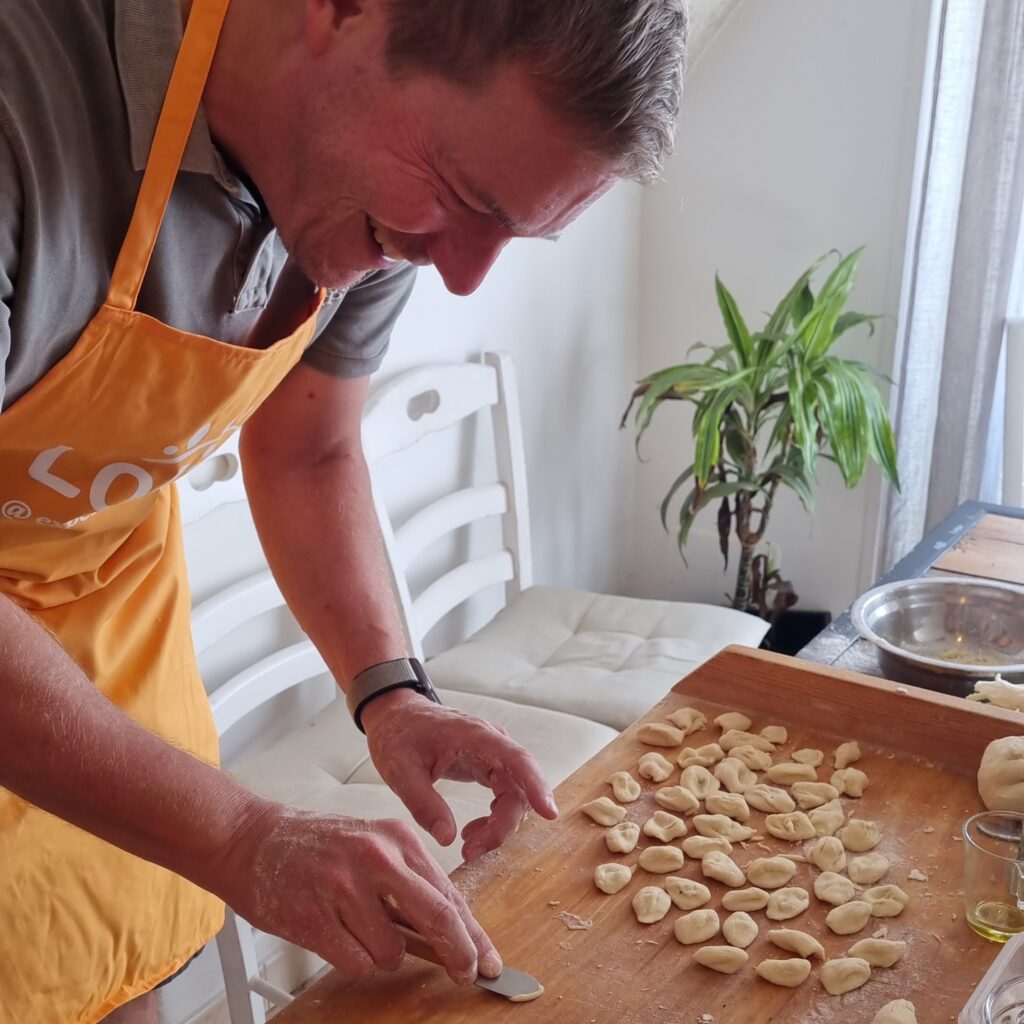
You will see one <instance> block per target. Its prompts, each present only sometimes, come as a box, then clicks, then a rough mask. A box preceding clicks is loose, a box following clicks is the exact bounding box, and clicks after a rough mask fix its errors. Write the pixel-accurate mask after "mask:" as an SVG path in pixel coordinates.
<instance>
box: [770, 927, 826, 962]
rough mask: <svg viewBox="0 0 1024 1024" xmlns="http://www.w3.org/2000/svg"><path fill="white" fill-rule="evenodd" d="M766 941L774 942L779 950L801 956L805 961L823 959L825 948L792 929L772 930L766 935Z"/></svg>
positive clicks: (811, 937)
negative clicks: (816, 958)
mask: <svg viewBox="0 0 1024 1024" xmlns="http://www.w3.org/2000/svg"><path fill="white" fill-rule="evenodd" d="M768 941H769V942H774V943H775V945H776V946H778V947H779V949H784V950H786V951H787V952H789V953H796V954H797V955H798V956H802V957H803V958H804V959H805V960H809V959H810V958H811V957H812V956H816V957H818V958H819V959H821V960H824V959H825V947H824V946H823V945H822V944H821V943H820V942H819V941H818V940H817V939H816V938H814V936H813V935H808V934H807V932H798V931H795V930H794V929H792V928H773V929H772V930H771V931H770V932H769V933H768Z"/></svg>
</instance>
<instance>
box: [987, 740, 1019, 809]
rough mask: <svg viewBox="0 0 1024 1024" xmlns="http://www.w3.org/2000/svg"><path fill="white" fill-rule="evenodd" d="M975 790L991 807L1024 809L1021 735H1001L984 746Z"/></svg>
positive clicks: (988, 806)
mask: <svg viewBox="0 0 1024 1024" xmlns="http://www.w3.org/2000/svg"><path fill="white" fill-rule="evenodd" d="M978 793H979V794H980V795H981V800H982V803H984V805H985V806H986V807H987V808H988V809H989V810H990V811H1024V736H1004V737H1003V738H1002V739H1001V740H993V741H992V742H991V743H990V744H989V745H988V746H987V747H986V748H985V753H984V754H983V755H982V757H981V767H980V768H979V769H978Z"/></svg>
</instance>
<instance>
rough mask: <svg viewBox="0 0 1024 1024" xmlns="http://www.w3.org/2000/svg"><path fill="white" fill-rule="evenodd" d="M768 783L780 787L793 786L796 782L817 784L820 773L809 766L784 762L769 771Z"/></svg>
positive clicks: (773, 766) (795, 762)
mask: <svg viewBox="0 0 1024 1024" xmlns="http://www.w3.org/2000/svg"><path fill="white" fill-rule="evenodd" d="M768 781H769V782H774V783H775V784H776V785H778V786H792V785H793V783H794V782H817V781H818V773H817V771H815V769H813V768H812V767H811V766H810V765H809V764H800V762H799V761H782V762H780V763H779V764H773V765H772V766H771V768H769V769H768Z"/></svg>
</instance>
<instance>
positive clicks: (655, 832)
mask: <svg viewBox="0 0 1024 1024" xmlns="http://www.w3.org/2000/svg"><path fill="white" fill-rule="evenodd" d="M686 832H687V829H686V822H685V821H683V819H682V818H677V817H676V816H675V815H674V814H669V813H668V811H655V812H654V814H653V815H651V817H649V818H648V819H647V820H646V821H645V822H644V835H645V836H651V837H652V838H653V839H660V840H661V841H662V842H663V843H671V842H672V840H673V839H678V838H679V837H680V836H685V835H686Z"/></svg>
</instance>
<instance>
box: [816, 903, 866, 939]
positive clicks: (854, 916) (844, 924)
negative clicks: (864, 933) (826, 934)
mask: <svg viewBox="0 0 1024 1024" xmlns="http://www.w3.org/2000/svg"><path fill="white" fill-rule="evenodd" d="M870 920H871V904H870V903H865V902H864V901H863V900H854V901H853V902H852V903H844V904H843V905H842V906H841V907H836V908H835V909H834V910H830V911H829V912H828V914H827V915H826V916H825V924H827V925H828V926H829V928H831V929H832V931H834V932H835V933H836V935H852V934H853V933H854V932H859V931H860V930H861V928H863V927H864V925H866V924H867V923H868V921H870Z"/></svg>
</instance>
